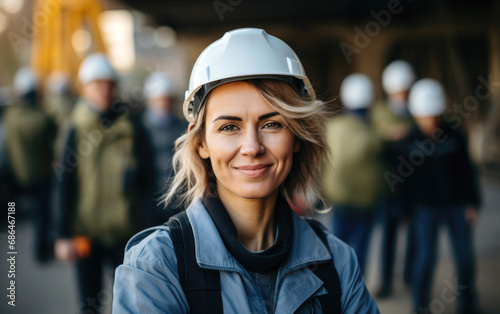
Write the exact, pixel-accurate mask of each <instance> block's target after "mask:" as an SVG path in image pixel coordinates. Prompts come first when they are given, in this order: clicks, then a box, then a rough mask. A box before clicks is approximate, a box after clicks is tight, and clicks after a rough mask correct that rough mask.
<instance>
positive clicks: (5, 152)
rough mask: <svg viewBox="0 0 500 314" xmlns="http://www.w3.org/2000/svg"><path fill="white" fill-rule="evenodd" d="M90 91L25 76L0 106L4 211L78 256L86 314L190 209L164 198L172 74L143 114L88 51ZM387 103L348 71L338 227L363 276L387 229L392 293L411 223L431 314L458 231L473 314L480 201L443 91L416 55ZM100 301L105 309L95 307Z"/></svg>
mask: <svg viewBox="0 0 500 314" xmlns="http://www.w3.org/2000/svg"><path fill="white" fill-rule="evenodd" d="M78 78H79V84H80V85H81V93H80V97H76V96H75V94H74V93H73V92H72V87H71V85H72V84H71V82H70V80H69V78H68V77H66V76H64V75H62V74H53V75H51V76H50V78H49V79H48V80H47V82H46V88H45V95H43V98H42V91H41V87H40V84H39V82H38V79H37V76H36V74H35V73H34V72H33V71H32V70H30V69H29V68H22V69H21V70H19V71H18V73H17V74H16V76H15V78H14V84H13V89H14V91H15V93H16V96H17V99H16V101H15V103H14V104H11V105H9V106H0V115H1V124H0V176H1V180H0V185H1V187H2V189H1V190H2V192H1V193H2V194H1V195H0V197H1V200H2V203H5V202H7V201H11V200H12V199H11V197H12V195H14V194H18V195H22V196H23V198H24V199H25V200H27V202H28V204H29V206H30V207H31V211H32V214H33V216H34V222H35V223H34V225H35V256H36V258H37V259H38V260H39V261H42V262H43V261H48V260H50V259H52V258H53V257H54V256H55V258H57V259H58V260H61V261H67V262H75V264H76V269H77V277H78V283H79V291H80V302H81V306H82V308H81V311H82V312H85V310H86V307H96V306H97V307H100V306H101V305H100V304H99V302H100V300H99V299H98V298H97V295H98V293H99V291H101V289H102V288H103V287H102V276H103V265H104V264H105V263H108V264H110V265H111V267H113V268H115V267H116V266H118V265H119V264H120V263H121V262H122V261H123V252H124V247H125V244H126V241H127V240H128V239H129V238H130V237H131V236H132V235H134V234H135V233H136V232H137V231H139V230H141V229H144V228H146V227H148V226H153V225H158V224H162V223H163V222H165V221H166V220H167V219H168V217H169V216H171V215H172V214H174V213H175V211H177V210H179V209H176V208H174V206H172V204H167V207H166V208H164V204H162V203H159V198H160V197H161V195H162V192H163V191H164V190H165V187H166V185H167V184H168V181H169V177H170V176H171V160H172V156H173V151H174V143H175V140H176V139H177V138H178V137H179V136H180V135H181V134H182V133H183V132H185V131H186V130H187V123H185V122H184V121H181V120H180V119H178V118H177V117H176V116H175V114H173V112H174V111H175V110H174V99H173V97H172V95H173V80H172V78H171V77H170V76H169V75H168V74H167V73H163V72H155V73H152V74H150V75H149V76H148V77H146V78H145V80H144V88H143V91H144V93H143V94H144V104H145V106H144V108H143V110H141V111H138V112H132V111H131V110H130V108H129V106H128V104H126V103H123V102H120V101H119V99H118V93H117V88H118V86H117V85H118V81H119V80H118V75H117V74H116V72H115V70H114V69H113V67H112V65H111V64H110V62H109V60H108V59H107V58H106V56H105V55H103V54H93V55H90V56H88V57H87V58H86V59H85V60H84V61H83V63H82V65H81V67H80V70H79V73H78ZM382 83H383V88H384V91H385V93H386V98H385V100H384V101H380V102H375V97H374V85H373V82H372V81H371V79H370V78H369V77H368V76H366V75H363V74H351V75H349V76H348V77H346V78H345V80H344V81H343V83H342V85H341V92H340V100H341V102H342V104H343V106H344V110H343V112H342V113H340V114H339V115H337V116H335V117H334V118H332V119H331V121H329V123H328V125H327V132H328V134H327V135H328V141H329V144H330V148H331V155H332V158H331V159H330V160H329V161H328V162H326V163H325V165H324V167H325V171H324V172H323V173H324V176H323V177H322V178H321V183H322V191H323V195H324V197H325V199H326V201H327V202H329V203H330V205H333V208H334V216H333V217H334V221H333V231H334V234H336V235H337V236H338V237H339V238H340V239H342V240H344V241H345V242H346V243H348V244H349V245H351V246H352V247H353V248H354V250H355V252H356V254H357V257H358V261H359V264H360V266H361V269H362V270H363V269H365V268H366V264H367V253H368V247H369V240H370V235H371V230H372V228H373V225H374V222H375V220H376V217H379V218H380V220H381V223H382V227H383V240H382V241H383V243H382V259H383V260H382V263H381V265H382V269H381V282H382V285H381V287H380V290H379V291H378V293H377V296H378V297H379V298H384V297H388V296H390V295H391V291H392V281H393V268H394V255H395V243H396V236H397V227H398V225H400V224H401V222H404V221H407V222H408V223H409V232H408V241H407V253H406V254H407V258H406V267H405V282H406V283H407V284H408V285H409V286H410V287H411V290H412V296H413V303H414V304H413V305H414V308H415V309H416V310H421V311H425V309H428V308H429V303H430V292H431V284H432V275H433V269H434V266H435V263H436V250H437V236H438V228H439V226H440V224H442V223H444V224H446V226H447V227H448V229H449V233H450V238H451V243H452V245H453V252H454V254H455V260H456V264H457V277H458V282H457V284H458V285H459V286H460V287H464V288H463V289H462V290H461V291H460V295H459V302H460V304H459V308H460V309H461V311H463V313H471V310H472V309H475V307H476V297H475V295H474V294H475V290H474V254H473V248H472V229H471V228H472V226H473V225H474V221H475V220H476V219H477V211H478V208H479V205H480V197H479V191H478V185H477V177H476V174H475V171H474V169H473V166H472V163H471V161H470V158H469V156H468V149H467V142H466V139H465V136H464V135H463V133H462V130H461V129H457V128H456V126H452V125H450V124H449V123H447V122H446V121H444V120H443V119H442V118H441V117H442V114H443V113H444V111H445V110H446V95H445V92H444V89H443V87H442V86H441V84H440V83H439V82H437V81H435V80H433V79H429V78H424V79H421V80H418V81H416V82H415V74H414V71H413V69H412V67H411V66H410V65H409V64H408V63H407V62H405V61H402V60H397V61H394V62H392V63H390V64H389V65H388V66H387V67H386V68H385V70H384V71H383V74H382ZM89 298H94V301H97V305H96V303H95V302H94V301H93V302H89V301H88V300H89Z"/></svg>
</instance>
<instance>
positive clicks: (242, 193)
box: [229, 184, 278, 199]
mask: <svg viewBox="0 0 500 314" xmlns="http://www.w3.org/2000/svg"><path fill="white" fill-rule="evenodd" d="M277 189H278V188H277V187H273V188H271V187H265V186H262V185H261V184H259V185H258V186H250V187H248V186H247V187H245V186H243V187H241V188H238V189H234V190H229V191H231V192H232V193H234V194H236V195H238V196H239V197H241V198H245V199H264V198H267V197H269V196H271V195H273V194H274V193H275V191H276V190H277Z"/></svg>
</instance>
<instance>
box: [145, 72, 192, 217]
mask: <svg viewBox="0 0 500 314" xmlns="http://www.w3.org/2000/svg"><path fill="white" fill-rule="evenodd" d="M173 87H174V85H173V80H172V77H170V75H168V74H167V73H164V72H154V73H152V74H150V75H148V76H147V77H146V79H145V80H144V96H145V99H146V108H145V110H144V112H143V113H142V114H141V117H140V121H139V122H140V126H142V128H143V131H144V135H145V138H144V139H145V143H142V145H143V146H146V147H144V149H141V151H142V154H143V155H146V156H145V158H144V159H145V160H147V158H149V162H148V165H149V166H150V169H149V171H148V173H149V175H148V178H147V179H145V180H144V183H145V184H146V185H147V186H148V192H147V195H148V197H147V198H146V199H145V201H146V208H144V210H145V211H146V215H145V216H146V218H145V219H146V222H145V223H146V225H147V226H154V225H159V224H163V223H164V222H166V221H167V220H168V218H169V217H170V216H172V215H174V214H176V212H177V211H178V210H176V208H175V207H174V206H173V205H174V203H175V201H174V202H171V203H170V204H167V206H165V204H164V203H163V202H161V203H160V199H159V198H160V197H161V196H162V194H163V193H164V192H165V191H166V189H167V188H168V183H169V181H170V179H171V178H172V176H173V172H172V158H173V155H174V146H175V145H174V144H175V141H176V140H177V138H178V137H179V136H180V135H181V134H182V133H183V132H184V131H185V130H186V128H187V123H185V122H184V121H182V120H180V119H178V118H177V117H176V115H175V113H174V111H175V110H174V109H175V107H174V106H175V98H174V97H173V95H174V94H173V92H174V89H173ZM145 152H147V153H146V154H145Z"/></svg>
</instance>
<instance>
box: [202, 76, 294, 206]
mask: <svg viewBox="0 0 500 314" xmlns="http://www.w3.org/2000/svg"><path fill="white" fill-rule="evenodd" d="M206 106H207V107H206V117H205V125H206V126H205V139H204V140H203V141H202V144H201V145H200V147H199V149H198V153H199V154H200V156H201V157H202V158H204V159H206V158H210V162H211V164H212V169H213V171H214V174H215V177H216V178H217V190H218V193H219V195H231V197H241V198H245V199H256V198H265V197H267V196H269V195H271V194H272V193H273V192H275V191H276V190H277V189H278V187H279V186H280V185H281V183H283V181H284V180H285V178H286V177H287V175H288V173H289V172H290V169H291V167H292V160H293V153H294V152H297V151H298V150H299V148H300V145H299V143H298V141H296V140H295V135H294V134H293V133H292V131H291V130H290V129H289V128H288V127H286V126H285V124H284V118H283V117H282V116H281V115H280V114H279V113H278V112H276V111H274V110H273V109H272V108H271V107H269V105H268V104H267V103H266V102H265V100H264V98H263V97H262V96H261V95H260V93H259V92H258V91H257V89H256V88H255V87H253V86H252V85H249V84H248V83H245V82H233V83H227V84H224V85H222V86H219V87H217V88H216V89H214V90H213V91H212V93H211V95H210V98H209V100H208V102H207V105H206Z"/></svg>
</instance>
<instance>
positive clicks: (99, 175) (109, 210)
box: [57, 101, 141, 246]
mask: <svg viewBox="0 0 500 314" xmlns="http://www.w3.org/2000/svg"><path fill="white" fill-rule="evenodd" d="M117 112H119V113H118V114H112V115H106V116H102V114H99V113H97V112H95V111H94V110H93V109H92V108H90V105H88V104H87V103H86V102H84V101H79V102H78V103H77V105H76V106H75V109H74V111H73V113H72V115H71V121H70V123H71V126H70V128H69V130H67V134H69V135H66V137H67V138H66V139H65V140H64V141H63V142H65V143H66V144H65V145H63V147H62V149H63V154H62V158H61V160H60V162H61V163H63V165H64V166H63V167H64V169H65V172H64V173H63V174H62V175H61V176H60V178H61V180H60V183H59V184H60V188H59V189H57V191H58V192H57V193H58V194H59V195H58V196H57V198H58V199H59V203H60V206H61V208H60V209H59V211H60V212H61V217H62V221H61V222H60V224H62V225H60V226H59V227H60V229H59V230H60V231H61V230H63V231H62V232H60V236H63V237H67V236H74V235H83V236H87V237H89V238H91V239H93V240H94V241H98V242H100V243H101V244H102V245H105V246H111V245H114V244H117V243H120V242H123V241H126V240H127V239H128V238H129V237H130V236H132V235H133V234H134V233H135V232H137V231H138V229H139V228H140V225H141V224H140V223H139V217H140V216H139V212H138V199H137V198H138V197H139V189H138V184H137V182H136V181H135V180H134V179H133V178H134V174H135V173H136V171H137V166H138V160H137V154H136V150H135V144H136V143H135V128H134V125H133V123H132V122H131V120H130V119H129V118H128V116H126V115H125V114H120V113H124V112H128V111H126V109H125V107H121V108H119V109H118V110H117ZM105 125H107V127H105ZM75 160H76V162H75ZM68 187H70V188H68ZM65 191H66V192H65ZM67 225H69V226H70V227H69V228H68V227H67ZM65 227H66V228H65Z"/></svg>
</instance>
